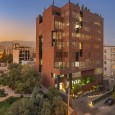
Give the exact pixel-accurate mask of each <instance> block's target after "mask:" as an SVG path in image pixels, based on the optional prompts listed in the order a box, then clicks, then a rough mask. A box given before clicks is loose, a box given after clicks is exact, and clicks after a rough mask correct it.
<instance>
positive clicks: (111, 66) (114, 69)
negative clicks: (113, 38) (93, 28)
mask: <svg viewBox="0 0 115 115" xmlns="http://www.w3.org/2000/svg"><path fill="white" fill-rule="evenodd" d="M103 71H104V77H106V78H107V77H112V76H115V46H106V45H105V46H104V70H103Z"/></svg>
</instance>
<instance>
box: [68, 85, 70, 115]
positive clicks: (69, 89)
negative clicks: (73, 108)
mask: <svg viewBox="0 0 115 115" xmlns="http://www.w3.org/2000/svg"><path fill="white" fill-rule="evenodd" d="M69 102H70V88H69V87H68V115H70V113H69V104H70V103H69Z"/></svg>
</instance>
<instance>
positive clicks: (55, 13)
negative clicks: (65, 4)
mask: <svg viewBox="0 0 115 115" xmlns="http://www.w3.org/2000/svg"><path fill="white" fill-rule="evenodd" d="M52 14H53V15H57V16H60V13H59V12H56V11H53V12H52Z"/></svg>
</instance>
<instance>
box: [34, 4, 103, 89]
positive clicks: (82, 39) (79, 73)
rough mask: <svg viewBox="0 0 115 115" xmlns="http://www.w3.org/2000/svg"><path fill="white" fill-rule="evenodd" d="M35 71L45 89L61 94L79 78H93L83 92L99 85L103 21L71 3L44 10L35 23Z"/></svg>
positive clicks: (101, 68)
mask: <svg viewBox="0 0 115 115" xmlns="http://www.w3.org/2000/svg"><path fill="white" fill-rule="evenodd" d="M36 69H37V71H39V72H41V73H42V79H41V82H42V84H43V85H44V86H46V87H50V86H55V87H57V88H58V89H60V90H64V91H65V89H66V88H67V87H70V88H72V86H74V84H77V83H79V82H81V81H80V80H81V77H87V76H93V77H94V76H95V82H93V83H90V84H85V85H84V86H83V90H84V91H87V90H91V89H92V87H93V86H96V85H99V84H100V83H102V80H103V18H102V17H101V16H99V15H98V14H93V13H91V12H90V11H89V10H88V9H87V8H80V7H79V6H77V5H75V4H73V3H71V2H69V3H67V4H65V5H64V6H63V7H61V8H59V7H57V6H54V5H51V6H50V7H49V8H48V9H46V10H44V12H43V14H42V16H41V15H39V16H38V17H37V19H36Z"/></svg>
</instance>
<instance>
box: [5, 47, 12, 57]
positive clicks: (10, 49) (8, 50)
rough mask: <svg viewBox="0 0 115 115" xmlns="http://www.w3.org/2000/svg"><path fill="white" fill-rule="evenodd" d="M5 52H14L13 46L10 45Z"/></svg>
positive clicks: (7, 53)
mask: <svg viewBox="0 0 115 115" xmlns="http://www.w3.org/2000/svg"><path fill="white" fill-rule="evenodd" d="M5 53H6V55H9V54H13V47H12V46H10V47H7V48H5Z"/></svg>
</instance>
